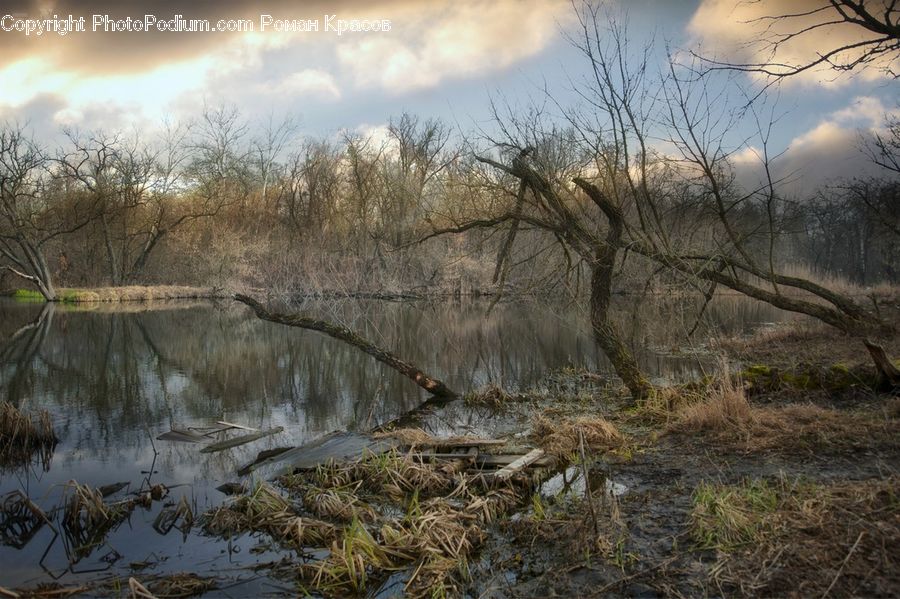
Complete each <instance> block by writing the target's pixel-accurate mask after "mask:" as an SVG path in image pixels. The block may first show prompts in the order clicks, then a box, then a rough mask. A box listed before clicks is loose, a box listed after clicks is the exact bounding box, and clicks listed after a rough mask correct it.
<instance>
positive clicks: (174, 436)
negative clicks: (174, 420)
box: [157, 428, 207, 443]
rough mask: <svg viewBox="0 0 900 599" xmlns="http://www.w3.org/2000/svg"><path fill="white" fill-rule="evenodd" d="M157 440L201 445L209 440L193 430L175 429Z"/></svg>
mask: <svg viewBox="0 0 900 599" xmlns="http://www.w3.org/2000/svg"><path fill="white" fill-rule="evenodd" d="M157 440H159V441H179V442H181V443H200V442H201V441H206V440H207V438H206V436H204V435H201V434H200V433H197V432H194V431H191V430H186V429H179V428H173V429H172V430H170V431H167V432H165V433H163V434H161V435H160V436H158V437H157Z"/></svg>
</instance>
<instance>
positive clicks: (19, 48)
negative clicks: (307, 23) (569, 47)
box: [0, 0, 571, 126]
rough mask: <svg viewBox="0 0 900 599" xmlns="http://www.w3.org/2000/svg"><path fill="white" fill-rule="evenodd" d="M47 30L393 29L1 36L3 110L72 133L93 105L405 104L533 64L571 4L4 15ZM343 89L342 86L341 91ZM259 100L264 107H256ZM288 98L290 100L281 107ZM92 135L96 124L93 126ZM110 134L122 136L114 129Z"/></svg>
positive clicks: (30, 8) (108, 3) (72, 9)
mask: <svg viewBox="0 0 900 599" xmlns="http://www.w3.org/2000/svg"><path fill="white" fill-rule="evenodd" d="M6 11H8V12H9V13H11V14H14V15H16V16H17V17H19V16H21V17H28V18H38V17H42V16H52V15H54V14H55V15H58V16H60V17H61V18H64V17H66V16H67V15H68V14H69V13H71V14H73V15H75V16H76V17H77V16H85V17H86V19H87V20H88V22H90V17H91V15H92V14H109V15H110V16H111V17H115V18H122V17H125V16H130V17H132V18H138V19H139V18H143V15H144V14H145V13H147V12H149V11H152V14H154V15H156V16H157V17H158V18H160V19H166V18H171V17H173V16H174V15H183V16H184V18H186V19H193V18H206V19H209V20H210V21H211V22H213V23H215V21H217V20H218V19H224V18H228V19H237V18H248V19H251V20H254V21H255V22H258V21H259V16H260V14H271V15H272V16H273V17H274V18H276V19H287V20H290V19H318V20H320V25H322V24H324V18H325V16H326V15H331V14H336V15H337V16H338V18H360V19H377V20H381V19H389V20H390V21H391V22H392V28H391V31H389V32H379V33H353V34H350V33H348V34H344V35H342V36H337V35H336V34H334V33H331V32H325V31H319V32H318V33H315V32H312V33H311V32H293V33H286V32H274V31H268V32H265V33H263V32H261V31H259V30H258V27H257V30H256V31H254V32H244V33H239V34H231V33H134V32H132V33H92V32H90V31H88V32H85V33H70V34H68V35H66V36H59V35H56V34H44V35H42V36H41V37H35V36H32V37H28V38H26V37H25V36H24V35H22V34H20V33H15V32H12V33H9V32H0V110H2V111H3V112H4V113H11V112H12V113H16V112H18V113H23V112H24V111H25V107H26V106H28V105H30V104H32V103H33V102H34V101H35V100H36V99H37V98H40V97H42V96H53V97H54V98H57V99H58V100H59V101H60V102H61V103H62V106H60V108H59V110H58V111H57V112H56V113H55V115H54V119H55V120H56V121H58V122H66V123H74V122H76V121H78V119H79V118H81V117H83V116H84V117H85V118H86V115H87V114H95V111H92V110H90V108H91V105H92V104H96V105H103V106H109V107H116V111H115V112H116V114H122V115H124V118H126V119H128V115H132V116H133V120H140V119H146V118H151V119H152V118H154V117H155V116H157V115H160V114H163V113H169V112H170V111H172V110H173V109H174V110H175V111H184V110H187V111H190V110H192V109H196V107H197V106H198V105H199V103H200V101H201V100H202V98H204V97H212V98H216V99H217V100H222V101H236V102H244V103H249V104H252V105H254V106H256V103H257V102H259V101H260V100H261V101H263V102H266V103H267V104H268V105H269V106H270V107H271V106H272V105H275V104H278V103H280V104H282V105H283V104H285V103H287V102H288V101H290V99H292V98H294V97H295V96H305V97H316V98H320V99H338V98H342V96H343V94H344V92H345V91H346V89H348V88H353V89H356V90H360V91H362V92H363V93H368V90H373V89H374V90H377V91H385V90H386V91H389V92H391V93H403V92H408V91H412V90H418V89H423V88H428V87H433V86H436V85H439V84H441V83H443V82H444V81H447V80H451V79H452V80H458V79H460V78H464V77H473V76H483V75H486V74H488V73H493V72H498V71H501V70H503V69H506V68H508V67H510V66H511V65H513V64H515V63H516V62H518V61H520V60H522V59H524V58H527V57H529V56H533V55H535V54H537V53H539V52H540V51H542V50H543V49H544V48H546V47H547V46H548V45H549V43H550V42H551V41H552V40H553V39H554V38H555V37H556V36H557V35H558V30H557V18H565V17H566V15H568V14H569V13H570V12H571V7H570V5H569V3H568V0H496V1H495V2H491V3H488V2H483V1H481V0H433V1H429V2H419V1H414V0H378V1H377V2H371V1H369V2H365V1H363V0H337V1H326V0H310V1H308V2H304V3H303V4H302V6H300V7H298V3H297V2H295V1H291V0H267V1H266V2H265V3H264V4H263V3H257V2H256V1H255V0H221V1H217V2H212V1H211V0H208V1H200V2H195V3H190V4H185V3H184V2H183V1H180V0H179V1H176V0H163V1H161V2H156V3H154V4H153V7H152V9H148V8H147V6H146V3H141V2H137V0H124V1H114V0H94V1H93V2H91V3H83V2H76V1H75V0H26V1H19V0H12V3H9V4H8V6H6V7H4V9H2V10H0V16H2V14H3V13H5V12H6ZM338 82H340V85H339V84H338ZM254 94H256V96H255V97H254ZM279 96H281V97H279ZM85 124H86V125H89V123H85ZM104 126H112V124H110V123H104Z"/></svg>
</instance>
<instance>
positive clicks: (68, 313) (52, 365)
mask: <svg viewBox="0 0 900 599" xmlns="http://www.w3.org/2000/svg"><path fill="white" fill-rule="evenodd" d="M617 301H618V306H617V310H618V312H617V313H618V319H619V322H620V326H621V328H622V330H623V331H624V332H625V334H626V337H627V338H628V340H629V341H630V342H631V343H632V345H633V346H634V347H635V348H636V351H637V353H638V357H639V361H640V362H641V364H642V366H643V367H644V368H645V369H646V371H647V372H649V373H650V374H651V375H652V376H654V377H656V378H658V379H663V380H670V381H683V380H689V379H691V378H695V377H697V376H698V375H700V374H701V373H702V372H703V369H704V368H706V367H708V366H709V363H710V361H711V359H712V358H711V357H710V356H709V355H708V353H705V352H704V351H703V346H704V340H705V339H708V338H709V337H710V336H711V335H712V334H713V333H714V332H716V331H718V332H721V333H726V334H740V333H746V332H749V331H751V330H753V329H755V328H757V327H760V326H765V325H766V324H768V323H772V322H775V321H779V320H783V319H785V318H790V317H791V316H790V315H786V314H784V313H782V312H779V311H777V310H775V309H773V308H771V307H768V306H765V305H761V304H758V303H756V302H752V301H749V300H747V299H745V298H740V297H733V296H731V297H729V296H724V297H721V298H716V300H714V302H713V303H712V304H711V305H710V307H709V309H708V310H707V311H706V313H705V315H704V319H703V324H702V326H701V327H700V328H699V329H698V331H697V333H696V334H695V335H694V337H693V341H692V342H691V343H688V342H687V341H686V335H685V332H686V331H688V330H690V329H691V328H692V327H693V326H694V323H695V320H696V314H697V306H696V305H694V304H691V303H687V304H685V303H682V302H680V301H675V300H671V299H666V298H655V299H651V300H647V299H642V300H641V301H640V302H635V301H634V300H631V299H629V298H627V297H623V298H618V300H617ZM487 308H488V304H487V303H486V302H484V303H482V302H478V301H469V302H465V301H464V302H462V303H460V302H453V301H446V302H379V301H359V300H352V301H351V300H347V301H337V302H335V301H329V302H324V301H314V302H307V303H305V304H303V305H301V306H295V307H294V308H292V309H293V310H300V311H303V312H305V313H306V314H308V315H310V316H315V317H318V318H325V319H330V320H334V321H337V322H340V323H341V324H344V325H345V326H349V327H351V328H353V329H355V330H357V331H359V332H361V333H362V334H363V335H364V336H366V337H367V338H369V339H370V340H372V341H374V342H376V343H378V344H380V345H382V346H384V347H386V348H388V349H390V350H391V351H393V352H395V353H396V354H398V355H400V356H401V357H403V358H404V359H407V360H409V361H412V362H413V363H415V364H417V365H418V366H420V367H421V368H422V369H423V370H425V371H426V372H429V373H431V374H433V375H434V376H437V377H439V378H442V379H443V380H444V381H445V382H446V383H448V385H450V386H451V388H454V389H456V390H457V391H459V392H465V391H467V390H470V389H474V388H477V387H479V386H481V385H484V384H486V383H488V382H493V383H496V384H499V385H502V386H503V387H506V388H508V389H526V388H529V387H534V386H538V387H539V386H540V385H541V381H542V377H543V376H544V375H546V374H547V372H548V371H550V370H553V369H558V368H561V367H565V366H574V367H579V368H587V369H590V370H592V371H599V372H609V367H608V364H606V362H605V360H604V359H603V358H602V356H601V355H600V353H599V352H598V349H597V347H596V345H595V344H594V342H593V340H592V339H591V337H590V334H589V333H588V327H587V317H586V314H585V313H584V309H583V307H580V306H578V305H565V306H561V305H555V306H553V305H547V304H546V303H513V302H510V303H502V304H499V305H497V306H495V307H494V309H493V310H492V311H490V312H489V313H488V311H487ZM423 399H424V395H423V394H422V392H421V391H420V390H419V388H418V387H416V386H415V385H414V384H412V383H411V382H410V381H408V380H407V379H405V378H403V377H402V376H400V375H398V374H396V373H395V372H394V371H392V370H390V369H389V368H387V367H385V366H383V365H381V364H380V363H378V362H375V361H374V360H373V359H372V358H370V357H369V356H367V355H365V354H363V353H361V352H359V351H358V350H355V349H354V348H352V347H349V346H347V345H345V344H342V343H341V342H339V341H336V340H333V339H330V338H328V337H325V336H323V335H321V334H318V333H315V332H311V331H303V330H299V329H291V328H288V327H283V326H280V325H277V324H272V323H267V322H263V321H260V320H257V319H256V318H255V317H253V315H252V313H251V312H250V310H249V309H247V308H245V307H244V306H241V305H235V304H232V303H230V302H224V303H221V304H217V303H212V302H202V303H201V302H171V303H162V304H153V305H145V304H118V305H93V306H86V307H76V308H72V307H67V306H61V305H43V304H23V303H16V302H13V301H9V300H3V301H0V400H3V401H9V402H11V403H12V404H14V405H16V406H17V407H19V408H21V409H24V410H31V409H38V408H45V409H47V410H49V412H50V414H51V415H52V419H53V423H54V427H55V430H56V433H57V435H58V436H59V438H60V443H59V445H58V446H57V447H56V450H55V453H54V455H53V458H52V461H51V463H50V465H49V469H45V468H43V467H41V465H38V464H34V465H32V466H31V467H30V468H27V469H19V470H16V471H8V470H7V471H0V495H4V494H6V493H8V492H10V491H13V490H17V489H18V490H21V491H22V492H24V493H25V494H27V495H28V496H29V497H31V498H32V499H33V500H34V501H35V503H37V504H38V505H40V506H41V507H42V508H44V509H45V510H48V511H49V510H52V509H53V507H54V506H56V505H59V504H60V502H61V501H62V497H63V493H64V485H65V483H66V482H67V481H69V480H77V481H78V482H80V483H87V484H89V485H92V486H101V485H108V484H111V483H116V482H129V483H130V485H131V487H130V489H131V490H136V489H137V488H138V487H140V486H141V485H143V486H144V487H146V486H147V485H148V484H155V483H163V484H165V485H166V486H168V487H170V488H171V492H170V495H169V497H168V499H169V500H173V501H178V500H179V499H180V498H181V496H184V497H185V498H186V499H187V500H188V501H189V502H190V504H191V505H192V507H193V508H194V511H195V512H196V513H200V512H202V511H203V510H204V509H206V508H208V507H209V506H211V505H216V504H219V503H221V501H222V500H223V497H224V496H223V495H222V494H221V493H220V492H219V491H216V490H215V487H217V486H218V485H220V484H222V483H223V482H227V481H233V480H236V475H235V471H236V469H237V468H238V467H239V466H240V465H241V464H243V463H245V462H247V461H249V460H251V459H252V458H253V457H254V456H255V455H256V453H257V452H259V451H260V450H263V449H269V448H273V447H280V446H292V445H298V444H301V443H303V442H306V441H310V440H312V439H315V438H317V437H319V436H321V435H323V434H325V433H328V432H331V431H335V430H348V429H349V430H368V429H370V428H372V427H373V426H375V425H377V424H379V423H382V422H386V421H388V420H390V419H392V418H395V417H397V416H399V415H401V414H403V413H404V412H406V411H408V410H410V409H412V408H414V407H415V406H417V405H418V404H419V403H420V402H421V401H422V400H423ZM216 420H227V421H229V422H235V423H240V424H243V425H246V426H251V427H255V428H260V429H269V428H272V427H276V426H282V427H284V432H282V433H280V434H278V435H275V436H272V437H268V438H266V439H263V440H260V441H257V442H255V443H252V444H249V445H246V446H243V447H239V448H235V449H232V450H229V451H224V452H221V453H215V454H200V453H199V448H198V446H196V445H190V444H179V443H174V442H167V441H159V440H156V437H157V435H159V434H160V433H162V432H165V431H168V430H169V429H170V428H172V427H186V426H204V425H208V424H211V423H213V422H215V421H216ZM124 492H127V490H126V491H124ZM124 492H123V493H124ZM160 505H161V504H160V503H159V502H157V503H155V504H154V507H153V508H151V509H149V510H143V509H141V508H138V509H137V510H136V511H135V512H134V513H133V514H132V516H131V518H130V519H129V520H127V521H126V522H125V523H123V524H122V525H121V526H119V527H118V528H116V529H115V530H114V531H112V533H111V534H110V535H109V536H108V538H107V539H106V542H105V543H103V544H102V545H100V546H98V547H95V548H93V549H92V550H90V551H89V552H88V553H87V555H83V553H84V552H82V554H79V555H77V556H76V555H74V554H73V551H72V548H71V547H68V546H67V545H66V543H65V542H64V541H63V540H61V539H59V538H57V537H56V536H55V535H54V533H53V531H52V530H51V529H50V527H44V528H43V529H42V530H40V531H39V532H38V534H36V535H35V536H34V537H33V538H31V539H30V540H29V541H28V542H27V544H25V546H24V547H15V546H13V544H4V545H2V546H0V586H6V587H15V586H21V585H32V584H36V583H39V582H46V581H48V580H51V578H54V579H56V578H58V579H59V581H60V582H61V583H64V584H72V583H75V582H79V581H82V580H84V579H90V578H91V577H94V578H97V577H102V576H106V575H109V574H111V573H115V574H119V575H124V576H126V577H127V576H128V575H129V574H130V573H131V572H132V571H136V570H135V568H138V567H140V568H143V569H144V570H143V571H145V572H151V573H167V572H180V571H185V570H187V571H195V572H197V571H199V572H216V573H217V574H219V575H222V574H223V573H228V572H230V573H232V575H233V578H234V579H235V580H236V581H238V582H240V581H249V582H242V583H240V584H242V585H243V586H239V587H235V588H236V589H237V588H241V589H242V590H240V591H235V593H236V595H241V594H245V593H247V592H251V590H252V592H253V593H265V592H267V591H268V592H276V590H277V589H274V587H268V586H266V585H267V584H269V583H268V582H260V581H259V580H258V579H257V578H256V577H255V575H252V573H251V574H248V572H249V571H248V570H246V569H245V568H246V567H247V566H249V565H252V564H253V563H256V562H263V561H267V560H271V559H276V558H277V557H278V555H277V554H276V553H275V552H272V551H267V550H265V549H264V548H257V550H254V551H252V552H251V551H250V549H251V547H252V546H253V545H254V543H256V542H257V541H256V540H253V539H238V540H236V541H235V542H234V543H232V544H229V545H227V546H225V544H224V543H223V542H221V541H217V540H214V539H209V538H207V537H205V536H203V535H202V534H201V533H200V532H199V530H198V529H197V528H196V527H195V528H194V529H193V530H192V531H190V532H188V533H186V534H183V533H182V532H179V531H177V530H172V531H170V532H169V533H168V534H161V533H159V532H157V531H156V530H154V529H153V527H152V523H153V521H154V519H155V517H156V515H157V514H158V512H159V509H160ZM242 545H243V546H242ZM136 564H137V565H136ZM248 585H249V586H248ZM253 585H257V586H256V587H254V586H253Z"/></svg>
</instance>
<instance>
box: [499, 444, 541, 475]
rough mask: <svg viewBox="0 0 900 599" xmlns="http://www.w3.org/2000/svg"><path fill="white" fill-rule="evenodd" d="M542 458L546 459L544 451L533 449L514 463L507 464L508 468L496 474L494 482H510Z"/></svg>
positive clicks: (505, 467)
mask: <svg viewBox="0 0 900 599" xmlns="http://www.w3.org/2000/svg"><path fill="white" fill-rule="evenodd" d="M542 457H544V450H543V449H532V450H531V451H529V452H528V453H526V454H525V455H523V456H521V457H519V458H518V459H516V460H515V461H514V462H513V463H511V464H507V465H506V466H504V467H503V468H501V469H500V470H498V471H497V472H495V473H494V475H493V478H494V480H508V479H509V478H511V477H512V476H514V475H516V474H518V473H519V472H521V471H522V470H524V469H525V468H527V467H528V466H530V465H531V464H533V463H534V462H536V461H538V460H539V459H541V458H542Z"/></svg>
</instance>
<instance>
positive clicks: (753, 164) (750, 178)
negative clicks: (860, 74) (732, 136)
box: [732, 96, 900, 196]
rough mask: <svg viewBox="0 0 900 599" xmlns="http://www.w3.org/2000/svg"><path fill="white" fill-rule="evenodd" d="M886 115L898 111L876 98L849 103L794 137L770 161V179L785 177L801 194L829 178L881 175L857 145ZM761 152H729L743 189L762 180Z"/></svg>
mask: <svg viewBox="0 0 900 599" xmlns="http://www.w3.org/2000/svg"><path fill="white" fill-rule="evenodd" d="M885 114H890V115H894V116H898V115H900V111H898V110H897V109H896V108H893V109H889V108H887V107H885V106H884V104H883V103H882V102H881V100H880V99H879V98H876V97H872V96H861V97H857V98H854V99H853V101H851V102H850V104H849V105H848V106H846V107H844V108H841V109H839V110H835V111H833V112H831V113H830V114H828V115H826V116H825V117H824V118H823V119H821V120H820V121H819V122H818V123H817V124H816V125H815V126H814V127H812V128H811V129H809V130H807V131H804V132H802V133H800V134H798V135H796V136H795V137H794V138H793V139H792V140H791V142H790V144H789V145H788V148H787V150H785V152H784V154H783V155H782V156H780V157H779V158H778V159H777V160H775V161H774V163H773V170H774V172H773V176H774V178H775V179H776V180H778V179H786V180H788V183H787V184H786V188H787V189H789V190H790V191H792V192H793V193H795V194H797V195H800V196H805V195H807V194H809V193H810V192H812V191H815V190H816V189H817V188H819V187H820V186H821V185H822V184H824V183H827V182H829V181H835V180H838V179H844V178H853V177H863V178H865V177H868V176H878V175H881V174H883V173H881V172H880V170H879V168H878V167H877V166H876V165H874V164H873V163H872V162H871V160H869V158H868V157H867V156H866V155H865V153H863V152H862V150H861V145H862V144H864V143H865V142H866V140H870V139H871V137H872V135H873V133H875V132H878V131H881V130H883V128H884V117H885ZM761 156H762V154H761V152H760V151H759V150H758V149H756V148H753V147H747V148H744V149H743V150H741V151H740V152H737V153H736V154H734V155H733V156H732V164H733V165H734V167H735V170H736V174H737V178H738V181H739V182H740V183H741V184H742V185H743V186H744V187H747V188H749V187H755V186H756V185H758V184H760V182H761V180H762V175H763V173H762V170H761V169H762V159H761Z"/></svg>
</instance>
